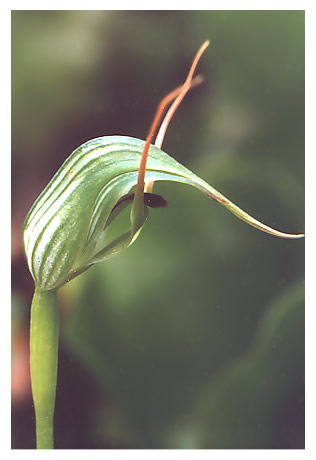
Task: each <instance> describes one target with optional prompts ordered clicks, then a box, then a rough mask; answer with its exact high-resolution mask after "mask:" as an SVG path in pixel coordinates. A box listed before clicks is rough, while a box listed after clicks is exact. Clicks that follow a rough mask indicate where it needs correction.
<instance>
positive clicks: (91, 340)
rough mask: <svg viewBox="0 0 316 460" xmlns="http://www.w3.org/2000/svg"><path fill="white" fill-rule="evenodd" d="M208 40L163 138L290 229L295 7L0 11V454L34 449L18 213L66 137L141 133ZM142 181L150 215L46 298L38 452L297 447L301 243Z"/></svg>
mask: <svg viewBox="0 0 316 460" xmlns="http://www.w3.org/2000/svg"><path fill="white" fill-rule="evenodd" d="M206 39H209V40H210V41H211V46H210V47H209V48H208V49H207V51H206V52H205V54H204V55H203V57H202V59H201V62H200V63H199V66H198V73H202V74H203V76H204V77H205V81H204V83H203V84H202V85H200V86H199V87H197V88H194V89H192V91H190V93H189V94H188V95H187V97H186V99H185V100H184V101H183V103H182V105H181V107H180V108H179V110H178V111H177V113H176V115H175V117H174V119H173V120H172V122H171V124H170V127H169V129H168V132H167V136H166V139H165V142H164V145H163V149H164V150H165V151H166V152H167V153H169V154H170V155H171V156H173V157H174V158H176V159H177V160H178V161H179V162H180V163H183V164H184V165H185V166H187V167H188V168H189V169H191V170H193V171H194V172H195V173H197V174H198V175H200V176H201V177H202V178H203V179H205V180H206V181H207V182H209V183H210V184H211V185H213V186H214V187H215V188H217V189H218V190H219V191H221V192H222V193H223V194H224V195H226V196H227V197H228V198H230V199H231V200H232V201H233V202H235V203H236V204H238V205H239V206H240V207H242V208H243V209H245V210H246V211H247V212H250V213H251V214H252V215H254V216H255V217H257V218H258V219H259V220H262V221H263V222H265V223H266V224H267V225H271V226H273V227H275V228H277V229H279V230H281V231H285V232H292V233H296V232H303V231H304V12H303V11H13V12H12V185H13V187H12V244H13V245H12V291H13V296H12V363H13V365H12V375H13V379H12V447H13V448H34V447H35V440H34V415H33V408H32V400H31V395H30V387H29V376H28V373H27V371H25V372H24V374H23V373H22V374H21V372H22V371H20V368H19V367H18V366H19V363H20V364H21V362H24V365H25V362H27V359H28V356H27V334H28V327H29V323H28V321H29V308H30V302H31V297H32V291H33V281H32V279H31V277H30V275H29V273H28V270H27V266H26V262H25V261H24V258H23V253H22V246H21V239H20V232H21V226H22V224H23V220H24V218H25V216H26V214H27V212H28V210H29V208H30V206H31V205H32V203H33V201H34V200H35V198H36V197H37V196H38V194H39V193H40V192H41V191H42V189H43V188H44V186H45V185H46V184H47V182H48V181H49V180H50V178H51V177H52V176H53V174H54V173H55V171H56V170H57V169H58V167H59V166H60V165H61V163H62V162H63V161H64V159H65V158H66V157H67V156H68V155H69V154H70V153H71V152H72V151H73V150H74V149H75V148H76V147H78V146H79V145H80V144H81V143H83V142H85V141H86V140H88V139H92V138H94V137H98V136H102V135H112V134H122V135H129V136H133V137H139V138H142V139H144V138H145V137H146V135H147V131H148V129H149V126H150V123H151V121H152V119H153V116H154V112H155V110H156V107H157V104H158V103H159V101H160V99H161V98H162V97H163V95H165V94H166V93H167V92H168V91H170V90H172V89H173V88H175V87H176V86H178V85H179V84H181V83H182V82H183V81H184V79H185V78H186V75H187V72H188V69H189V67H190V65H191V61H192V59H193V57H194V54H195V53H196V51H197V49H198V48H199V46H200V45H201V44H202V42H203V41H204V40H206ZM154 191H155V192H156V193H160V194H161V195H162V196H163V197H164V198H165V199H166V200H167V201H168V203H169V205H168V208H166V209H153V210H150V218H149V220H148V223H147V224H146V226H145V228H144V230H143V232H142V234H141V236H140V237H139V238H138V240H137V241H136V243H135V244H134V245H133V246H132V247H131V248H130V249H128V250H127V251H126V252H125V253H123V254H121V255H119V256H117V257H116V258H113V259H112V260H110V261H109V262H107V263H102V264H100V265H99V266H95V267H94V268H92V269H91V270H89V271H88V272H86V273H85V274H83V275H81V276H80V277H79V278H77V279H75V280H73V281H72V282H71V283H69V284H68V285H67V286H66V287H64V288H63V289H62V290H61V291H60V304H61V339H60V353H59V360H60V364H59V373H58V388H57V396H56V414H55V444H56V448H64V449H67V448H78V449H80V448H139V449H145V448H147V449H164V448H171V449H173V448H177V449H185V448H219V449H222V448H257V449H262V448H290V449H293V448H294V449H296V448H303V447H304V241H303V240H298V241H291V240H283V239H279V238H276V237H272V236H270V235H267V234H264V233H261V232H259V231H257V230H256V229H254V228H251V227H249V226H247V225H246V224H245V223H243V222H241V221H239V220H238V219H236V217H235V216H233V215H232V214H230V213H229V212H227V210H225V209H224V208H223V207H222V206H219V205H218V203H215V202H214V201H212V200H208V199H207V198H205V197H204V196H203V195H201V194H200V193H199V192H198V191H196V190H194V189H192V188H191V187H186V186H184V185H179V184H167V183H161V184H157V185H156V186H155V189H154ZM118 225H124V222H123V221H122V222H121V221H120V222H119V223H118ZM21 337H22V338H23V337H24V342H23V340H22V339H21ZM25 337H26V339H25ZM21 341H22V342H23V343H24V346H22V349H23V350H24V351H23V353H22V355H21V351H19V350H20V348H21V347H20V348H19V347H18V346H17V345H16V344H17V343H20V342H21ZM23 347H24V348H23ZM19 353H20V354H19ZM21 356H22V358H21ZM24 367H25V366H24ZM21 375H22V377H21ZM17 388H19V391H17ZM21 388H22V390H23V391H22V390H21ZM21 395H22V396H21Z"/></svg>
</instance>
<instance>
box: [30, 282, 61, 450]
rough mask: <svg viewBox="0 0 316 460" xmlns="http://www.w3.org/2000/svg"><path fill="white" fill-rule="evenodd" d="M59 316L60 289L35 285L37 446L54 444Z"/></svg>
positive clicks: (33, 348) (32, 339)
mask: <svg viewBox="0 0 316 460" xmlns="http://www.w3.org/2000/svg"><path fill="white" fill-rule="evenodd" d="M58 316H59V315H58V304H57V289H54V290H50V291H42V290H40V289H38V288H35V292H34V296H33V300H32V306H31V327H30V329H31V330H30V361H31V381H32V394H33V401H34V409H35V421H36V447H37V449H53V448H54V438H53V431H54V410H55V396H56V383H57V364H58V339H59V318H58Z"/></svg>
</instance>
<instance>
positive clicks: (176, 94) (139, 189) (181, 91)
mask: <svg viewBox="0 0 316 460" xmlns="http://www.w3.org/2000/svg"><path fill="white" fill-rule="evenodd" d="M209 43H210V42H209V41H208V40H207V41H206V42H204V43H203V45H202V46H201V48H200V49H199V51H198V52H197V54H196V56H195V58H194V60H193V63H192V66H191V68H190V71H189V74H188V76H187V79H186V81H185V82H184V84H183V85H181V86H179V87H178V88H176V89H174V90H173V91H171V92H170V93H168V94H167V95H166V96H165V97H164V98H163V99H162V100H161V102H160V104H159V106H158V109H157V112H156V115H155V118H154V121H153V122H152V125H151V128H150V130H149V133H148V136H147V138H146V142H145V146H144V150H143V153H142V157H141V160H140V165H139V170H138V180H137V186H136V192H135V199H136V197H140V196H141V195H143V193H144V188H145V172H146V163H147V157H148V151H149V147H150V143H151V140H152V137H153V135H154V133H155V131H156V129H157V125H158V123H159V121H160V120H161V117H162V115H163V112H164V110H165V107H166V106H167V105H168V104H169V103H170V102H171V101H172V100H173V99H175V98H176V99H175V101H174V103H173V104H172V106H171V107H170V109H169V111H168V112H167V115H166V117H165V119H164V121H163V124H162V126H161V128H160V130H159V133H158V136H157V138H156V141H155V145H156V146H159V147H161V145H162V142H163V138H164V136H165V133H166V129H167V127H168V124H169V122H170V120H171V118H172V116H173V114H174V112H175V111H176V109H177V107H178V106H179V104H180V102H181V101H182V99H183V98H184V96H185V94H186V93H187V92H188V90H189V89H190V87H191V86H192V83H193V82H194V80H192V77H193V74H194V71H195V69H196V66H197V64H198V61H199V59H200V57H201V56H202V54H203V52H204V50H205V49H206V48H207V47H208V45H209ZM195 80H197V79H195ZM199 82H200V81H199ZM195 84H197V83H195ZM149 189H151V187H149Z"/></svg>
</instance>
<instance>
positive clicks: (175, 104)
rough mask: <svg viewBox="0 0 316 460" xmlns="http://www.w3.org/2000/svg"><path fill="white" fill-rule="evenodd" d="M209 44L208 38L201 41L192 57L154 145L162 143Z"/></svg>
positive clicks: (159, 146)
mask: <svg viewBox="0 0 316 460" xmlns="http://www.w3.org/2000/svg"><path fill="white" fill-rule="evenodd" d="M209 44H210V42H209V40H207V41H206V42H204V43H203V45H202V46H201V48H200V49H199V51H198V52H197V54H196V56H195V58H194V61H193V62H192V66H191V69H190V72H189V73H188V76H187V79H186V81H185V82H184V84H183V86H182V90H181V91H180V93H179V94H178V96H177V98H176V100H175V101H174V102H173V104H172V106H171V107H170V109H169V110H168V112H167V114H166V116H165V118H164V120H163V122H162V124H161V126H160V129H159V132H158V135H157V137H156V141H155V146H156V147H158V148H159V149H160V148H161V146H162V143H163V140H164V137H165V134H166V131H167V128H168V125H169V123H170V120H171V118H172V117H173V115H174V113H175V111H176V110H177V108H178V107H179V105H180V103H181V101H182V99H183V98H184V96H185V95H186V93H187V92H188V91H189V89H190V86H191V82H192V77H193V74H194V71H195V69H196V66H197V64H198V62H199V60H200V58H201V56H202V54H203V53H204V51H205V49H206V48H207V47H208V46H209Z"/></svg>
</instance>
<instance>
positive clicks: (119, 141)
mask: <svg viewBox="0 0 316 460" xmlns="http://www.w3.org/2000/svg"><path fill="white" fill-rule="evenodd" d="M208 45H209V42H208V41H206V42H205V43H203V45H202V46H201V48H200V49H199V51H198V52H197V54H196V56H195V58H194V61H193V63H192V66H191V69H190V71H189V74H188V76H187V79H186V81H185V82H184V84H183V85H181V86H180V87H178V88H176V89H175V90H173V91H171V92H170V93H169V94H167V95H166V96H165V97H164V98H163V99H162V101H161V102H160V104H159V106H158V109H157V113H156V115H155V118H154V121H153V123H152V126H151V128H150V130H149V133H148V136H147V139H146V140H145V141H143V140H140V139H135V138H132V137H126V136H104V137H99V138H96V139H92V140H90V141H88V142H86V143H84V144H83V145H81V146H80V147H78V148H77V149H76V150H75V151H74V152H73V153H72V154H71V155H70V156H69V157H68V159H67V160H66V161H65V162H64V164H63V165H62V166H61V167H60V169H59V170H58V171H57V173H56V174H55V176H54V177H53V178H52V180H51V181H50V183H49V184H48V185H47V187H46V188H45V190H44V191H43V192H42V193H41V195H40V196H39V198H38V199H37V200H36V201H35V203H34V205H33V206H32V208H31V210H30V212H29V213H28V215H27V217H26V220H25V223H24V227H23V241H24V249H25V254H26V259H27V262H28V266H29V270H30V272H31V274H32V277H33V279H34V282H35V293H34V297H33V302H32V309H31V338H30V347H31V377H32V392H33V399H34V407H35V413H36V431H37V447H38V448H52V447H53V415H54V403H55V392H56V381H57V350H58V308H57V290H58V288H59V287H61V286H62V285H64V284H65V283H66V282H68V281H69V280H71V279H72V278H74V277H76V276H78V275H80V274H81V273H83V272H84V271H86V270H87V269H89V268H90V267H92V266H93V265H94V264H96V263H99V262H102V261H104V260H106V259H109V258H110V257H112V256H114V255H116V254H118V253H119V252H120V251H122V250H124V249H126V248H128V247H129V246H130V245H131V244H132V243H133V242H134V241H135V240H136V238H137V237H138V235H139V234H140V232H141V230H142V228H143V226H144V224H145V222H146V219H147V217H148V207H164V206H166V205H167V203H166V201H165V200H164V199H163V198H162V197H161V196H159V195H156V194H154V193H153V192H152V190H153V185H154V183H155V182H157V181H173V182H180V183H183V184H187V185H191V186H193V187H196V188H198V189H199V190H200V191H202V192H203V193H204V194H205V195H206V196H207V197H210V198H212V199H214V200H216V201H218V202H219V203H220V204H222V205H223V206H225V207H226V208H227V209H228V210H229V211H231V212H232V213H233V214H235V215H236V216H237V217H239V218H240V219H242V220H244V221H245V222H247V223H248V224H250V225H252V226H254V227H256V228H258V229H260V230H262V231H264V232H267V233H270V234H272V235H276V236H279V237H284V238H293V239H294V238H301V237H303V236H304V235H302V234H297V235H294V234H288V233H282V232H279V231H277V230H274V229H272V228H271V227H268V226H267V225H265V224H263V223H261V222H259V221H258V220H256V219H254V218H253V217H251V216H249V215H248V214H247V213H246V212H244V211H243V210H241V209H240V208H239V207H237V206H236V205H234V204H233V203H232V202H231V201H230V200H229V199H227V198H226V197H224V196H223V195H222V194H221V193H219V192H218V191H217V190H215V189H214V188H213V187H212V186H210V185H209V184H207V183H206V182H205V181H204V180H203V179H201V178H199V177H198V176H197V175H196V174H194V173H193V172H191V171H190V170H189V169H187V168H185V167H184V166H182V165H181V164H180V163H178V162H177V161H176V160H174V159H173V158H172V157H170V156H169V155H167V153H165V152H164V151H163V150H161V147H162V143H163V139H164V136H165V133H166V129H167V127H168V124H169V122H170V120H171V118H172V116H173V114H174V112H175V111H176V109H177V107H178V106H179V104H180V102H181V101H182V99H183V98H184V96H185V94H186V93H187V92H188V90H189V89H190V88H191V87H193V86H194V85H197V84H199V83H201V81H202V78H201V77H200V76H197V77H195V78H193V75H194V72H195V69H196V66H197V64H198V61H199V59H200V57H201V55H202V54H203V52H204V51H205V49H206V48H207V46H208ZM172 101H173V102H172ZM171 102H172V104H171ZM170 104H171V105H170ZM169 105H170V107H169V110H168V111H167V113H166V115H165V118H164V119H163V121H162V123H161V125H160V129H159V131H158V134H157V136H156V139H155V140H154V142H153V138H154V136H155V133H156V130H157V126H158V125H159V123H160V122H161V119H162V116H163V114H164V111H165V109H166V107H168V106H169ZM135 186H136V188H135V191H134V192H133V191H132V190H133V187H135ZM128 205H130V206H131V210H130V228H129V229H128V230H127V231H126V232H124V233H122V234H120V235H119V236H117V237H116V238H114V240H113V241H111V242H110V243H108V242H105V239H106V234H107V231H108V228H109V226H110V225H111V223H112V222H113V221H114V219H115V218H116V217H117V216H118V215H119V214H120V213H121V212H122V211H123V209H124V208H126V207H127V206H128Z"/></svg>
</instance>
